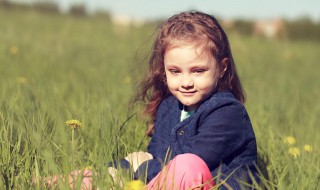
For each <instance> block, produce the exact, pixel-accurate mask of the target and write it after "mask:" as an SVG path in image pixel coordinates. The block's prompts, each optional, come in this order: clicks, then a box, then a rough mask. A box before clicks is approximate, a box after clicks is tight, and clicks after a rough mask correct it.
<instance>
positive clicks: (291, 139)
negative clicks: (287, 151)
mask: <svg viewBox="0 0 320 190" xmlns="http://www.w3.org/2000/svg"><path fill="white" fill-rule="evenodd" d="M283 142H284V143H285V144H288V145H293V144H295V143H296V139H295V138H294V137H293V136H287V137H286V138H285V139H283Z"/></svg>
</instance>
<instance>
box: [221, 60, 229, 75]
mask: <svg viewBox="0 0 320 190" xmlns="http://www.w3.org/2000/svg"><path fill="white" fill-rule="evenodd" d="M228 62H229V59H228V58H223V59H222V61H221V70H220V76H219V77H220V78H222V77H223V76H224V73H226V71H227V69H228Z"/></svg>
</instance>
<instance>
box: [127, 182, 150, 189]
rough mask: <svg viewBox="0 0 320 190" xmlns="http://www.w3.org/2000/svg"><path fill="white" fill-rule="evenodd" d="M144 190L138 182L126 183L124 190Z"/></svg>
mask: <svg viewBox="0 0 320 190" xmlns="http://www.w3.org/2000/svg"><path fill="white" fill-rule="evenodd" d="M143 189H146V186H145V184H144V183H143V182H142V181H140V180H133V181H130V182H129V183H127V184H126V185H125V187H124V190H143Z"/></svg>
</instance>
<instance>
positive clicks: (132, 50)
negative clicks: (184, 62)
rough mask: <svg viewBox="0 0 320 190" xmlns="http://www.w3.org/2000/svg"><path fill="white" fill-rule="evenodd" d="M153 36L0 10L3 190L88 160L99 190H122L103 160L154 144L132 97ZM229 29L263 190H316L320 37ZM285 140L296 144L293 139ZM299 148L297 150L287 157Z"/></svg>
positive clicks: (102, 22) (148, 30) (86, 20)
mask: <svg viewBox="0 0 320 190" xmlns="http://www.w3.org/2000/svg"><path fill="white" fill-rule="evenodd" d="M153 32H154V26H152V25H150V26H144V27H134V26H131V27H121V26H116V25H113V24H112V23H110V22H109V21H108V20H107V19H103V18H91V17H80V18H79V17H73V16H68V15H55V14H40V13H37V12H32V11H15V10H11V11H9V10H5V9H2V8H0V42H1V43H0V189H30V188H34V186H33V185H32V183H31V179H32V178H34V177H35V176H50V175H53V174H60V173H61V174H64V173H68V172H70V171H72V170H74V169H81V168H85V167H87V166H91V167H93V168H94V169H95V170H96V171H98V173H99V174H100V175H99V176H98V177H97V179H96V181H97V183H98V185H99V186H100V187H115V185H114V184H112V183H111V180H110V177H109V176H108V175H107V172H105V171H107V166H106V163H108V162H109V161H111V160H112V159H118V158H122V157H123V156H124V155H125V154H126V153H128V152H131V151H136V150H145V149H146V145H147V143H148V140H149V139H148V138H146V137H145V135H144V134H145V129H146V122H145V120H144V118H143V117H141V116H140V115H139V112H138V111H139V108H138V107H134V108H131V107H129V106H128V103H129V101H130V99H131V97H132V96H133V94H134V93H135V90H136V88H135V87H136V83H137V81H139V79H140V78H141V77H142V76H143V73H144V71H145V69H146V65H145V64H143V63H144V62H143V60H144V58H145V54H146V52H148V50H149V47H150V46H151V44H152V39H153V38H152V33H153ZM228 35H229V39H230V43H231V46H232V50H233V55H234V58H235V61H236V64H237V67H238V71H239V75H240V77H241V80H242V82H243V85H244V88H245V89H246V92H247V98H248V101H247V102H246V104H245V105H246V107H247V109H248V112H249V114H250V116H251V121H252V124H253V126H254V130H255V133H256V138H257V143H258V151H259V156H260V161H259V165H260V167H261V172H262V173H263V174H264V176H263V177H262V182H263V184H264V186H266V187H267V188H268V189H316V188H318V187H319V186H320V184H319V181H320V169H319V168H320V153H319V146H318V145H319V144H320V139H319V138H317V135H318V134H319V132H320V128H319V124H320V119H319V118H320V117H319V115H320V102H319V101H318V100H317V99H318V94H319V93H320V88H319V84H318V81H320V75H319V74H318V73H317V72H318V71H319V69H320V68H319V67H320V66H319V64H318V60H319V58H320V56H319V53H318V52H320V46H319V43H314V42H304V41H275V40H267V39H258V38H255V37H246V36H239V35H238V34H235V33H228ZM70 119H77V120H79V121H80V122H81V123H82V127H81V128H79V129H77V130H75V131H74V142H73V143H75V145H76V146H75V147H76V148H75V149H74V148H73V147H72V142H71V139H72V138H71V136H72V130H70V128H68V127H67V126H66V125H65V122H66V121H67V120H70ZM288 136H292V137H294V138H295V140H296V142H295V143H294V144H286V143H285V142H284V140H285V139H286V137H288ZM304 145H310V146H311V147H312V151H311V152H308V151H305V150H304ZM293 147H296V148H297V149H296V150H299V151H300V152H299V151H298V153H299V154H298V153H297V154H296V156H294V154H292V152H291V153H289V149H290V148H293ZM73 151H74V156H73V157H72V156H70V155H72V152H73ZM71 163H72V164H71ZM128 176H129V177H130V174H128V175H124V178H126V179H127V178H129V177H128ZM38 188H41V187H38Z"/></svg>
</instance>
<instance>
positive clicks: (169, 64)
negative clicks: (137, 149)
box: [127, 11, 257, 189]
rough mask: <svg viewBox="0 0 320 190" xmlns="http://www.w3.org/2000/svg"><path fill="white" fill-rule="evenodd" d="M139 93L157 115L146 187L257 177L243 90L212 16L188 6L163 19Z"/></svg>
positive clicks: (226, 183)
mask: <svg viewBox="0 0 320 190" xmlns="http://www.w3.org/2000/svg"><path fill="white" fill-rule="evenodd" d="M140 98H141V99H142V100H144V101H145V102H146V103H147V105H146V108H145V112H146V113H147V114H149V115H151V117H152V119H153V122H154V134H153V136H152V139H151V141H150V144H149V145H148V153H150V154H151V155H152V159H150V160H148V161H145V162H144V163H142V164H141V165H140V166H139V168H137V172H136V176H137V177H139V176H141V175H142V174H144V173H147V175H146V177H147V181H148V185H147V188H148V189H159V188H160V189H162V188H164V187H166V188H164V189H168V187H169V189H187V188H192V187H197V186H199V185H201V184H205V185H204V186H203V189H208V188H210V186H213V185H214V183H216V184H218V183H222V188H229V187H231V188H233V189H240V186H241V184H242V183H247V184H248V183H249V184H250V183H251V180H252V179H251V178H252V177H256V168H255V166H256V160H257V148H256V141H255V135H254V132H253V129H252V126H251V122H250V119H249V116H248V114H247V112H246V110H245V108H244V106H243V103H244V101H245V97H244V92H243V89H242V86H241V83H240V81H239V77H238V75H237V72H236V68H235V64H234V61H233V57H232V54H231V50H230V46H229V42H228V39H227V36H226V34H225V32H224V31H223V29H222V28H221V26H220V25H219V23H218V21H217V20H216V19H215V18H214V17H212V16H210V15H208V14H205V13H201V12H193V11H191V12H182V13H180V14H177V15H174V16H172V17H171V18H169V19H168V20H167V21H165V22H164V23H163V24H162V26H161V27H160V29H159V33H158V36H157V37H156V40H155V43H154V46H153V50H152V55H151V59H150V68H149V73H148V76H147V78H146V79H145V80H144V82H143V83H142V91H141V93H140ZM150 157H151V156H150ZM127 160H128V159H127ZM164 165H166V166H165V167H164V168H163V166H164ZM250 176H251V177H250ZM165 178H166V179H165ZM213 179H215V181H214V180H213Z"/></svg>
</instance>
